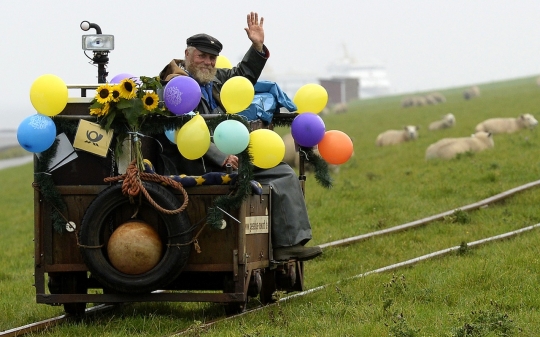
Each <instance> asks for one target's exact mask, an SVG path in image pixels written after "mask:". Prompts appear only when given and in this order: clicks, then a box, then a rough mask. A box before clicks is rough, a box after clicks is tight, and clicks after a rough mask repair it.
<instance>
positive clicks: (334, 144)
mask: <svg viewBox="0 0 540 337" xmlns="http://www.w3.org/2000/svg"><path fill="white" fill-rule="evenodd" d="M317 147H318V149H319V153H320V154H321V157H322V158H323V159H324V160H325V161H326V162H327V163H329V164H334V165H341V164H343V163H345V162H346V161H347V160H349V159H350V158H351V156H352V155H353V143H352V140H351V138H350V137H349V136H347V134H346V133H344V132H342V131H338V130H329V131H326V132H325V133H324V137H323V139H322V140H321V141H320V142H319V144H317Z"/></svg>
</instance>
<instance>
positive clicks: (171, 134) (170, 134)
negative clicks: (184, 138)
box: [165, 129, 178, 144]
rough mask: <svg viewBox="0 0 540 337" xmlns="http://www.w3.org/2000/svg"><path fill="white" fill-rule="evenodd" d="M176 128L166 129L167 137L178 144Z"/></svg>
mask: <svg viewBox="0 0 540 337" xmlns="http://www.w3.org/2000/svg"><path fill="white" fill-rule="evenodd" d="M176 131H178V130H176V129H165V136H167V139H168V140H169V141H170V142H171V143H173V144H176Z"/></svg>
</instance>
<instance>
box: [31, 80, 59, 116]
mask: <svg viewBox="0 0 540 337" xmlns="http://www.w3.org/2000/svg"><path fill="white" fill-rule="evenodd" d="M30 101H31V102H32V105H33V106H34V109H36V110H37V112H39V113H40V114H42V115H46V116H55V115H58V114H59V113H60V112H62V110H64V108H65V107H66V105H67V101H68V88H67V85H66V83H64V81H63V80H62V79H61V78H60V77H58V76H56V75H51V74H46V75H42V76H40V77H38V78H37V79H36V80H35V81H34V83H32V87H31V88H30Z"/></svg>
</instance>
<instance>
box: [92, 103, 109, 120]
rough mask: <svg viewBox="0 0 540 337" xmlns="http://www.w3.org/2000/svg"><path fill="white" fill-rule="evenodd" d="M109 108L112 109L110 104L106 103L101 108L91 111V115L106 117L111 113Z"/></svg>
mask: <svg viewBox="0 0 540 337" xmlns="http://www.w3.org/2000/svg"><path fill="white" fill-rule="evenodd" d="M109 107H110V105H109V104H108V103H105V104H103V106H102V107H100V108H93V109H90V114H91V115H95V116H98V117H101V116H105V115H107V114H108V113H109Z"/></svg>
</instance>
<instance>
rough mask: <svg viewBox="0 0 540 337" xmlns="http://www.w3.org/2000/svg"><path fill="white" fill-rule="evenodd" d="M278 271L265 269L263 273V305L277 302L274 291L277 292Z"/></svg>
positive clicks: (261, 297)
mask: <svg viewBox="0 0 540 337" xmlns="http://www.w3.org/2000/svg"><path fill="white" fill-rule="evenodd" d="M276 290H277V286H276V272H275V270H265V271H264V273H263V275H262V289H261V293H260V294H259V299H260V301H261V303H262V304H263V305H266V304H270V303H275V302H276V299H275V298H274V296H273V295H274V292H276Z"/></svg>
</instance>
